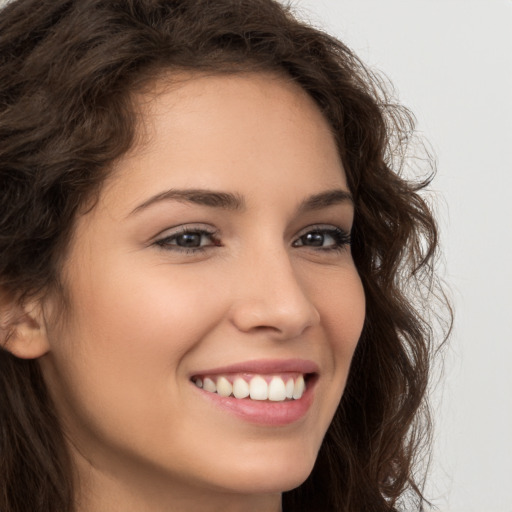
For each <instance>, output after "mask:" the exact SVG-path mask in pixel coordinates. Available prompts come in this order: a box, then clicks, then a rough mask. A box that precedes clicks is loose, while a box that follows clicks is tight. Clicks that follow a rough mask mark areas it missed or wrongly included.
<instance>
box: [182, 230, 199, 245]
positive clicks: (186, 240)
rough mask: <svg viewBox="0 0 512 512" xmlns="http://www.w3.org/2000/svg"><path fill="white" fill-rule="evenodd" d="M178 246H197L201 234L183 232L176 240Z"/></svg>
mask: <svg viewBox="0 0 512 512" xmlns="http://www.w3.org/2000/svg"><path fill="white" fill-rule="evenodd" d="M176 242H177V244H178V245H179V246H180V247H199V246H200V245H201V235H199V234H197V233H184V234H183V235H180V236H179V237H178V239H177V240H176Z"/></svg>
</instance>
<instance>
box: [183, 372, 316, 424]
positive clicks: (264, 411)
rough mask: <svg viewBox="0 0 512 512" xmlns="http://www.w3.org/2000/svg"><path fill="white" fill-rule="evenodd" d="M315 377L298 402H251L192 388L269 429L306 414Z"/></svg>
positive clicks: (228, 410)
mask: <svg viewBox="0 0 512 512" xmlns="http://www.w3.org/2000/svg"><path fill="white" fill-rule="evenodd" d="M316 380H317V379H316V377H315V378H311V379H308V383H307V389H306V391H305V392H304V394H303V395H302V397H301V398H299V399H298V400H288V401H284V402H272V401H269V400H251V399H249V398H242V399H238V398H234V397H232V396H229V397H224V396H220V395H218V394H217V393H210V392H209V391H204V390H203V389H201V388H198V387H197V386H195V384H193V383H192V386H194V388H195V389H196V390H197V391H198V392H200V393H201V395H202V396H203V397H205V398H206V399H207V400H208V401H209V402H210V403H213V404H214V405H215V406H217V407H219V408H221V409H223V410H225V411H227V412H228V413H231V414H234V415H235V416H237V417H239V418H241V419H242V420H245V421H247V422H249V423H255V424H257V425H266V426H271V427H277V426H284V425H290V424H292V423H295V422H296V421H299V420H300V419H301V418H303V417H304V416H305V415H306V413H307V412H308V410H309V408H310V407H311V404H312V403H313V397H314V388H315V384H316Z"/></svg>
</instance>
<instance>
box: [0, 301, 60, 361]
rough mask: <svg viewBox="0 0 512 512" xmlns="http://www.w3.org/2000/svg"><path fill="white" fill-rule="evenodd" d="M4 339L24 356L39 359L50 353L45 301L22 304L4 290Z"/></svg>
mask: <svg viewBox="0 0 512 512" xmlns="http://www.w3.org/2000/svg"><path fill="white" fill-rule="evenodd" d="M0 343H1V346H2V347H3V348H4V349H5V350H7V351H8V352H10V353H11V354H12V355H14V356H16V357H19V358H21V359H36V358H38V357H41V356H42V355H44V354H46V353H47V352H48V351H49V349H50V347H49V343H48V337H47V332H46V322H45V319H44V312H43V307H42V301H40V300H36V299H34V300H29V301H27V302H25V303H23V304H19V303H18V302H17V301H15V300H14V299H13V300H10V299H8V298H7V297H5V296H4V295H3V294H2V293H1V291H0Z"/></svg>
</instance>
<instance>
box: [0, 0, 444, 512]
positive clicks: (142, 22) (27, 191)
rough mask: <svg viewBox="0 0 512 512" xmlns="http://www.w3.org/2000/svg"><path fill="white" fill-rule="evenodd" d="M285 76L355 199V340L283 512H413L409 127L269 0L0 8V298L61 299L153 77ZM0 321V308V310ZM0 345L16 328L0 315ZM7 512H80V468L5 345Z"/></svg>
mask: <svg viewBox="0 0 512 512" xmlns="http://www.w3.org/2000/svg"><path fill="white" fill-rule="evenodd" d="M180 70H193V71H194V70H196V71H201V72H208V73H238V72H243V71H259V70H261V71H277V72H279V73H285V74H286V75H287V76H288V77H290V78H291V79H293V80H294V81H295V82H296V83H297V84H299V85H300V86H301V87H302V89H304V90H305V91H306V92H307V93H308V94H309V95H310V96H311V97H312V98H313V99H314V100H315V102H316V104H317V105H318V107H319V108H320V110H321V111H322V113H323V114H324V116H325V117H326V119H327V120H328V122H329V124H330V126H331V129H332V132H333V134H334V136H335V138H336V142H337V145H338V148H339V152H340V155H341V158H342V162H343V166H344V168H345V170H346V175H347V180H348V186H349V188H350V191H351V193H352V195H353V197H354V204H355V220H354V227H353V235H352V252H353V257H354V261H355V264H356V267H357V269H358V272H359V275H360V277H361V280H362V283H363V286H364V291H365V295H366V304H367V312H366V318H365V324H364V328H363V333H362V336H361V339H360V341H359V344H358V347H357V349H356V353H355V355H354V359H353V362H352V366H351V370H350V374H349V378H348V383H347V386H346V390H345V392H344V395H343V398H342V400H341V403H340V404H339V407H338V409H337V411H336V414H335V417H334V420H333V422H332V424H331V426H330V428H329V430H328V432H327V434H326V436H325V439H324V441H323V444H322V446H321V449H320V452H319V455H318V459H317V462H316V464H315V467H314V469H313V471H312V473H311V475H310V476H309V478H308V479H307V480H306V481H305V482H304V483H303V484H302V485H301V486H300V487H298V488H297V489H294V490H292V491H289V492H286V493H284V495H283V510H285V511H287V512H290V511H295V512H299V511H304V512H306V511H307V512H313V511H322V512H326V511H334V510H336V511H344V512H356V511H357V512H360V511H372V512H373V511H375V512H380V511H382V512H384V511H391V510H396V509H397V507H398V506H399V503H400V500H401V499H403V497H404V496H409V497H410V498H411V499H412V502H414V503H415V505H414V506H415V507H416V509H417V510H420V509H422V508H423V503H425V500H424V498H423V495H422V479H421V476H418V474H417V473H416V472H415V467H416V466H415V463H416V462H417V461H418V459H419V457H420V454H421V453H423V451H422V450H421V449H422V447H423V448H425V447H428V442H429V435H430V419H429V415H428V406H427V400H426V397H427V384H428V381H429V374H430V368H431V364H432V359H433V356H434V353H435V349H436V335H435V332H434V329H433V327H432V324H431V323H430V316H429V312H430V311H431V310H432V304H433V302H434V301H433V300H432V299H435V298H439V297H441V298H442V297H443V295H442V290H441V288H440V287H439V285H438V281H437V279H436V276H435V272H434V270H435V263H436V254H437V247H438V234H437V228H436V223H435V221H434V218H433V216H432V213H431V211H430V209H429V207H428V205H427V204H426V202H425V200H424V199H422V197H421V196H420V195H419V192H420V191H421V190H422V189H423V188H424V187H425V186H427V185H428V183H429V181H430V179H431V177H432V174H433V172H432V173H431V174H429V175H428V177H427V178H426V179H424V178H422V179H417V180H415V181H414V180H411V179H406V178H405V177H404V176H403V173H402V172H401V171H402V167H403V166H404V160H403V157H404V155H405V153H407V149H406V148H407V144H408V142H409V141H410V138H411V136H412V135H413V133H414V119H413V117H412V115H411V114H410V113H409V112H408V111H407V110H406V109H404V108H403V107H401V106H399V105H397V104H395V103H393V102H392V100H391V99H390V97H389V94H388V93H387V92H386V86H385V84H384V82H383V81H382V80H381V79H379V78H378V77H377V76H376V75H374V74H373V73H371V72H370V71H368V70H367V69H366V68H365V66H364V65H363V64H362V63H361V61H360V60H359V59H358V58H357V57H356V56H355V55H354V54H353V53H352V52H351V50H349V49H348V48H347V47H346V46H345V45H344V44H343V43H341V42H340V41H338V40H337V39H335V38H333V37H331V36H329V35H327V34H325V33H324V32H322V31H321V30H318V29H316V28H313V27H311V26H309V25H307V24H305V23H303V22H301V21H298V20H297V18H296V17H294V15H293V14H292V11H291V9H290V8H289V7H285V6H283V5H282V4H280V3H278V2H277V1H275V0H15V1H11V2H10V3H8V4H7V6H5V7H4V8H3V9H2V10H1V11H0V255H1V256H0V304H1V303H2V301H5V300H10V298H13V297H14V300H16V301H18V302H19V303H22V302H23V301H24V300H25V299H27V298H28V297H34V296H39V295H40V294H44V293H46V292H47V291H48V290H50V289H59V270H60V267H61V262H62V258H63V257H64V255H65V250H66V247H67V243H68V241H69V239H70V236H71V235H72V232H73V225H74V220H75V219H76V217H77V216H78V215H79V214H80V212H81V209H82V208H83V207H87V205H89V204H90V201H91V199H94V197H95V194H96V193H97V192H98V190H99V188H100V187H101V185H102V183H103V181H104V180H105V178H106V176H107V175H108V173H109V170H110V169H111V168H112V164H113V163H114V162H115V161H116V159H118V158H119V157H121V156H122V155H123V154H124V153H126V152H127V151H128V149H130V147H132V145H133V144H134V141H135V137H136V125H137V116H136V113H135V111H134V108H133V104H132V103H133V102H132V99H133V95H134V93H135V92H136V91H138V90H140V88H141V87H143V86H144V84H147V83H150V82H151V81H152V80H155V79H156V78H157V77H158V76H160V75H162V74H163V73H172V72H173V71H180ZM0 311H1V309H0ZM0 324H1V325H2V327H4V328H3V330H0V333H3V338H4V339H3V340H0V342H2V343H3V344H5V343H6V342H7V337H8V336H7V334H8V327H9V319H8V318H0ZM0 381H1V382H0V510H2V511H4V512H26V511H27V510H31V511H34V512H36V511H40V512H48V511H50V510H58V511H66V512H72V511H73V510H74V505H73V484H72V481H71V478H70V475H71V471H72V465H71V461H70V457H69V455H68V454H67V452H66V450H65V443H64V434H63V432H62V429H61V428H60V426H59V421H58V419H57V416H56V414H55V412H54V408H53V405H52V403H51V399H50V398H49V396H48V393H47V391H46V389H45V385H44V382H43V379H42V376H41V372H40V370H39V366H38V362H37V360H21V359H18V358H16V357H14V356H13V355H11V354H10V353H9V352H8V351H7V350H5V349H0Z"/></svg>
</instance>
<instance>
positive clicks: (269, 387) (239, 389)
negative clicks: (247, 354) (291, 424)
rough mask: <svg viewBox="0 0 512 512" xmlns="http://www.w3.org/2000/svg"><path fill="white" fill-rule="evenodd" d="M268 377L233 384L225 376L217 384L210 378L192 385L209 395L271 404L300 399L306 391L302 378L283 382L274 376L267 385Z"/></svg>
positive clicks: (240, 380) (239, 378) (195, 380)
mask: <svg viewBox="0 0 512 512" xmlns="http://www.w3.org/2000/svg"><path fill="white" fill-rule="evenodd" d="M269 378H270V377H269V376H267V377H266V378H264V377H263V376H261V375H255V376H253V377H252V378H251V379H250V381H249V383H248V382H247V381H246V380H245V379H244V378H242V377H236V378H235V380H234V381H233V383H231V381H230V380H228V378H227V377H225V376H219V377H218V378H217V382H215V381H214V380H213V379H211V378H210V377H204V378H203V379H201V378H194V379H193V383H194V384H195V385H196V386H197V387H198V388H203V389H204V390H205V391H208V392H210V393H217V394H218V395H220V396H223V397H228V396H234V397H235V398H237V399H243V398H247V397H250V399H251V400H270V401H272V402H283V401H284V400H286V399H288V400H291V399H294V400H298V399H300V398H302V395H303V394H304V391H305V390H306V384H305V381H304V376H303V375H299V376H298V377H297V378H296V379H293V378H291V377H289V378H288V379H287V380H286V383H285V381H284V380H283V378H282V377H280V376H277V375H274V376H272V378H271V379H270V383H269V384H267V380H268V379H269Z"/></svg>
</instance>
